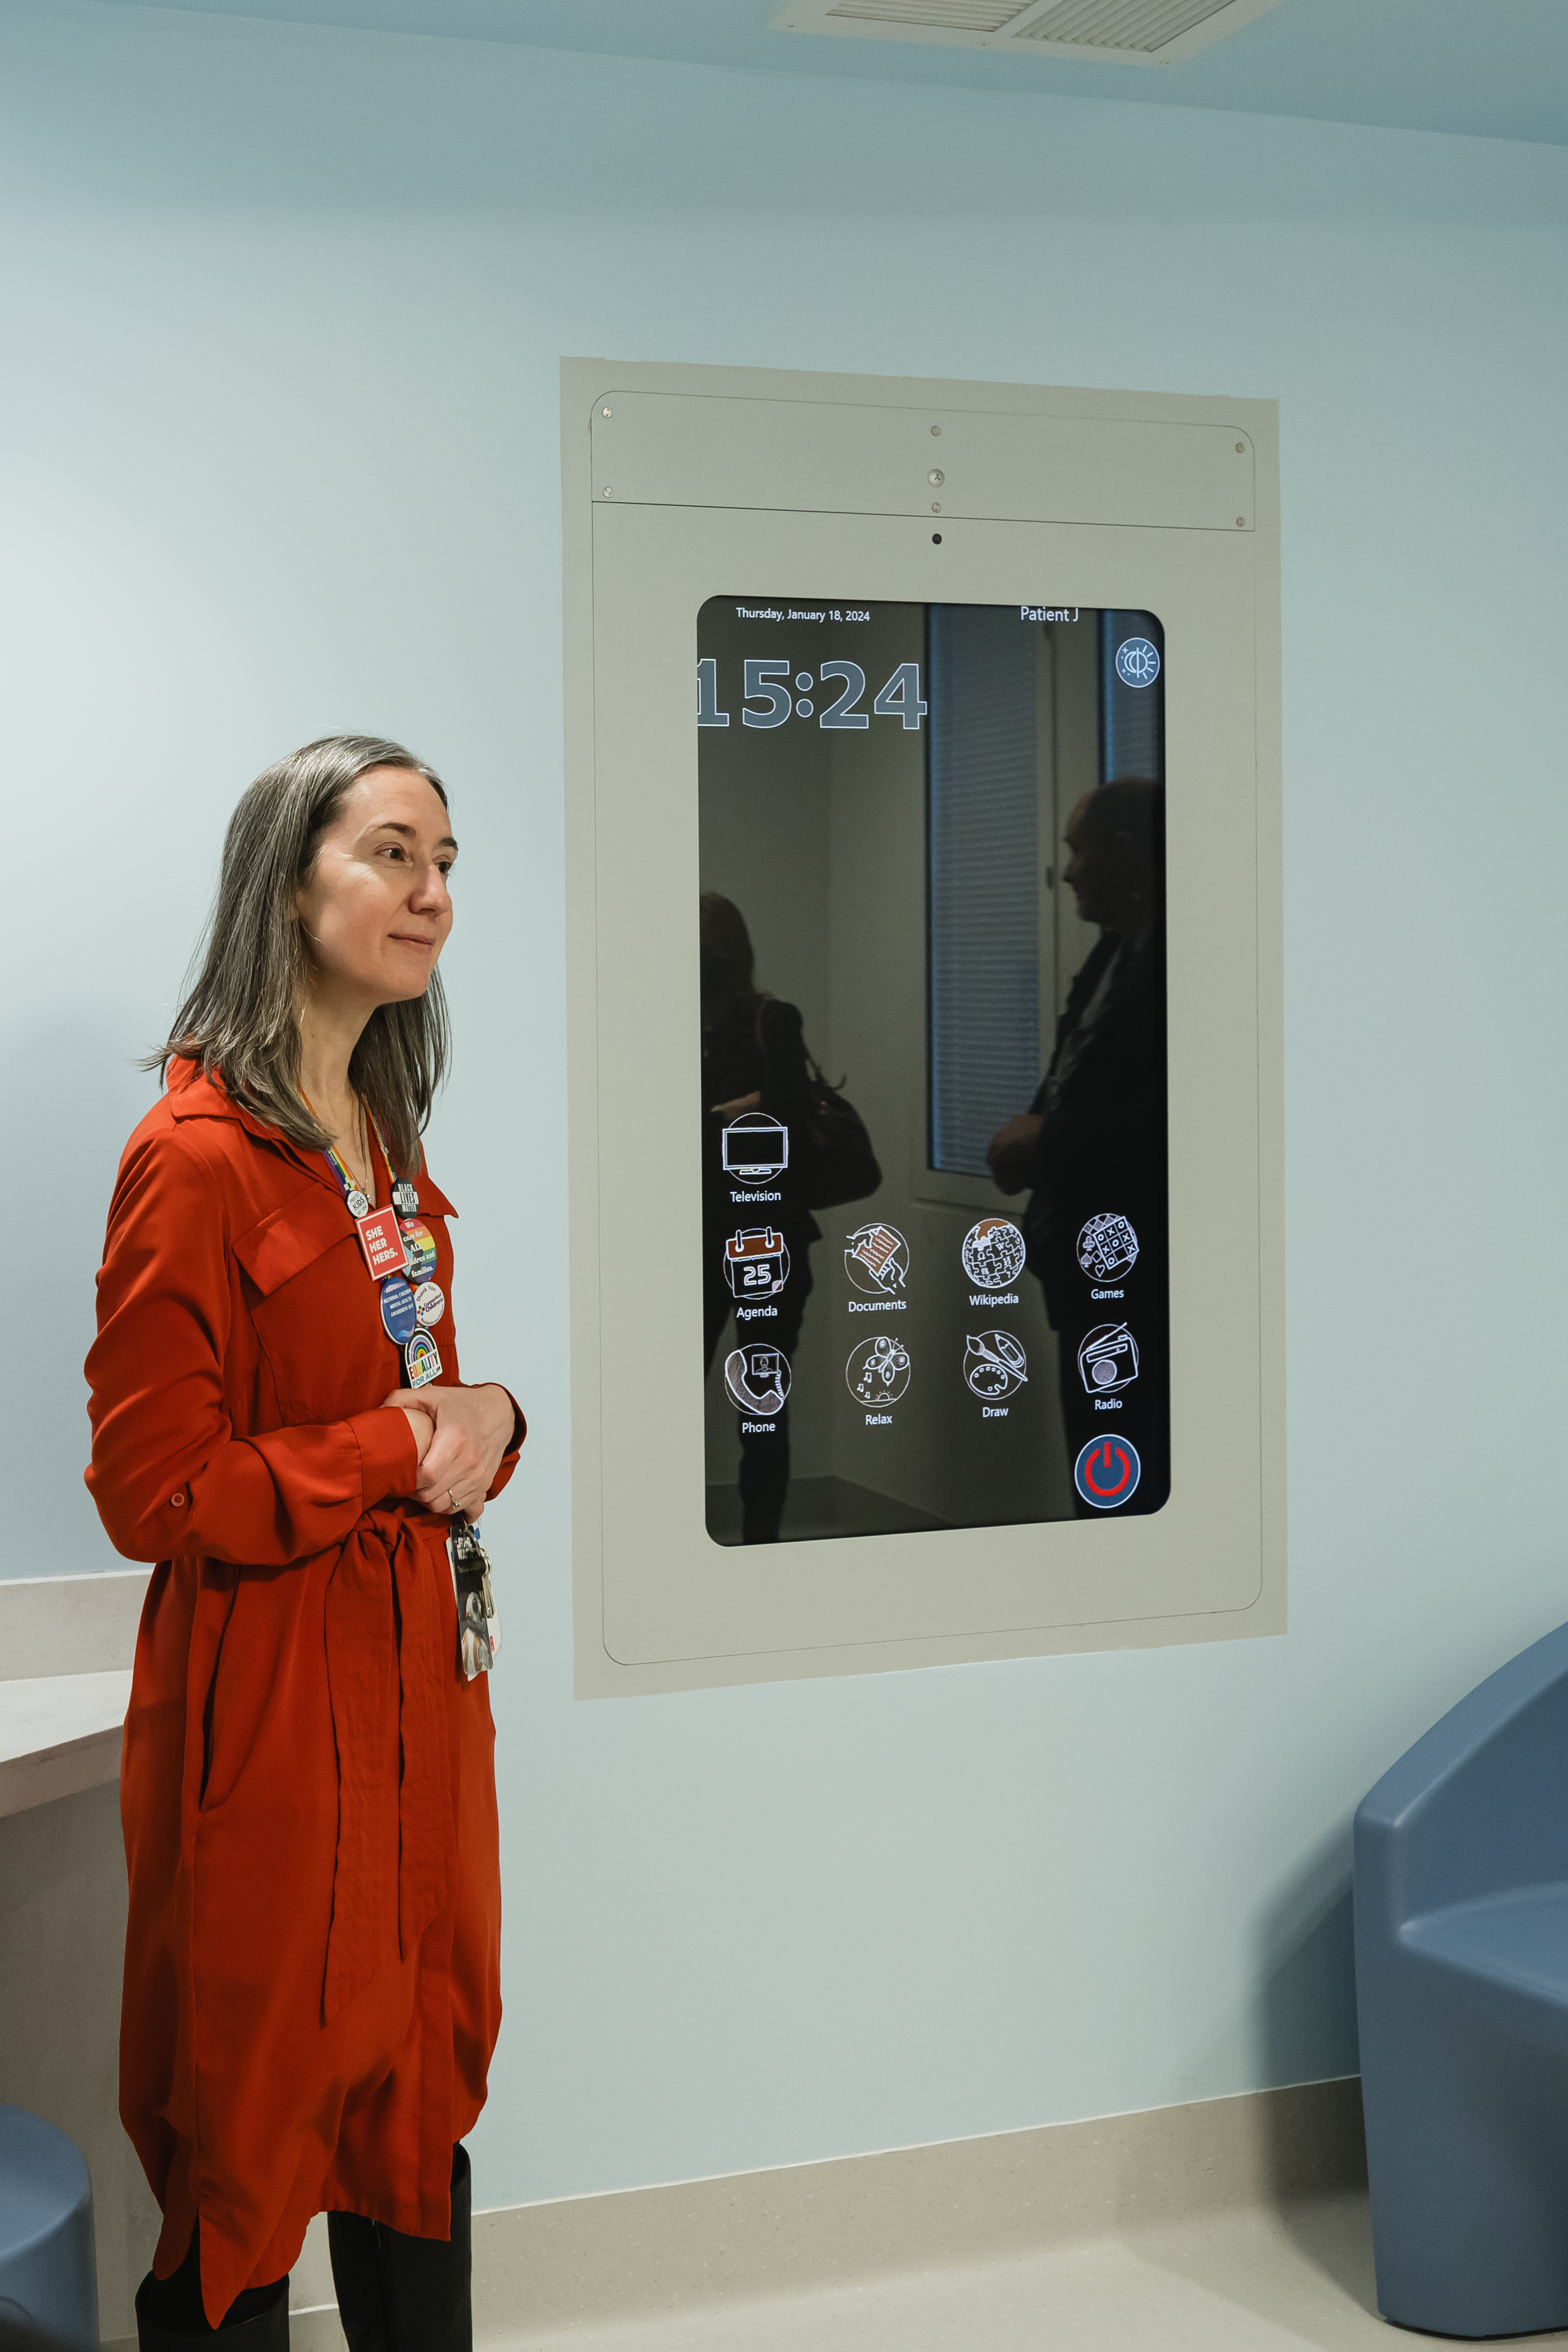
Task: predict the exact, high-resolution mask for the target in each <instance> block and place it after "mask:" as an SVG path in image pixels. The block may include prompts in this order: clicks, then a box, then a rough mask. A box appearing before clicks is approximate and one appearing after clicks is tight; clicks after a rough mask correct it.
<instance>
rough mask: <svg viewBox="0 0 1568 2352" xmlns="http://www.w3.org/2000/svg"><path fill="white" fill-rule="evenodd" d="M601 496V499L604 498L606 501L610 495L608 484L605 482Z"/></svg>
mask: <svg viewBox="0 0 1568 2352" xmlns="http://www.w3.org/2000/svg"><path fill="white" fill-rule="evenodd" d="M601 495H602V496H603V497H605V498H606V499H607V498H608V497H609V495H610V486H609V484H608V482H606V483H605V487H604V490H603V492H602V493H601Z"/></svg>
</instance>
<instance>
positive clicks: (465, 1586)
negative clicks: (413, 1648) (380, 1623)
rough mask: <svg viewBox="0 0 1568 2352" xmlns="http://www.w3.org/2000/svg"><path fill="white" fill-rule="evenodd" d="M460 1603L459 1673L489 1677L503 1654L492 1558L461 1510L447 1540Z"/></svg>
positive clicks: (466, 1678)
mask: <svg viewBox="0 0 1568 2352" xmlns="http://www.w3.org/2000/svg"><path fill="white" fill-rule="evenodd" d="M447 1559H448V1560H449V1561H450V1562H451V1567H452V1590H453V1591H454V1593H455V1594H456V1596H457V1601H458V1673H459V1674H460V1675H462V1677H463V1680H464V1681H465V1682H468V1683H471V1682H472V1681H474V1680H475V1678H476V1676H478V1675H488V1674H489V1671H490V1669H491V1668H492V1666H493V1665H494V1664H495V1662H496V1659H497V1657H498V1655H499V1654H500V1618H499V1617H498V1616H497V1614H496V1604H495V1595H494V1593H493V1591H491V1589H490V1563H489V1553H488V1552H487V1551H486V1549H485V1548H484V1546H483V1544H482V1543H481V1542H480V1541H479V1537H478V1535H477V1534H476V1533H475V1531H474V1529H473V1528H472V1527H471V1525H470V1524H469V1522H468V1520H467V1519H466V1518H465V1517H463V1514H462V1513H461V1512H460V1511H459V1512H458V1515H457V1517H455V1518H454V1519H453V1521H452V1526H451V1532H450V1533H449V1535H448V1536H447Z"/></svg>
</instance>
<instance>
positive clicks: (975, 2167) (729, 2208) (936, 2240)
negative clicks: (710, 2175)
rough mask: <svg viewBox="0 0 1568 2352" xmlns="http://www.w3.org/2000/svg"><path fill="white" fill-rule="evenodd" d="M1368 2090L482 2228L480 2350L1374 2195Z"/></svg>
mask: <svg viewBox="0 0 1568 2352" xmlns="http://www.w3.org/2000/svg"><path fill="white" fill-rule="evenodd" d="M1365 2182H1366V2150H1365V2143H1364V2140H1363V2135H1362V2118H1361V2082H1360V2078H1359V2077H1358V2076H1355V2075H1348V2076H1345V2077H1344V2078H1342V2080H1340V2081H1338V2082H1330V2083H1308V2084H1299V2085H1297V2086H1295V2087H1293V2088H1291V2089H1289V2090H1281V2091H1258V2092H1251V2093H1247V2094H1246V2095H1242V2096H1239V2097H1235V2098H1223V2099H1205V2100H1200V2101H1196V2102H1194V2104H1192V2105H1187V2106H1177V2107H1155V2108H1151V2109H1148V2110H1146V2111H1145V2112H1143V2113H1142V2114H1136V2115H1125V2116H1098V2117H1096V2118H1094V2119H1093V2120H1091V2121H1089V2122H1087V2123H1072V2124H1047V2125H1044V2126H1038V2127H1037V2128H1035V2129H1032V2130H1024V2131H1014V2132H999V2133H996V2134H994V2135H993V2136H990V2137H985V2138H979V2139H961V2140H943V2141H938V2142H936V2143H934V2144H932V2145H931V2146H928V2147H907V2148H893V2149H889V2150H887V2151H886V2152H884V2153H880V2154H878V2155H874V2156H857V2157H845V2158H836V2159H833V2160H830V2161H828V2162H826V2163H821V2164H799V2165H790V2166H785V2167H782V2168H779V2169H777V2170H774V2171H768V2172H744V2173H731V2174H729V2175H726V2176H723V2177H721V2178H719V2179H711V2180H691V2181H680V2182H677V2183H674V2184H671V2185H670V2186H668V2187H664V2188H658V2189H626V2190H623V2191H620V2192H618V2193H612V2194H609V2195H604V2196H593V2197H577V2198H566V2199H563V2200H559V2201H557V2202H553V2203H550V2204H540V2205H517V2206H511V2207H509V2208H506V2209H504V2210H500V2211H498V2212H489V2213H477V2214H476V2215H475V2216H474V2323H475V2332H476V2336H477V2337H478V2338H479V2340H480V2341H483V2340H485V2339H487V2338H488V2337H489V2336H501V2335H504V2334H506V2333H508V2332H509V2331H515V2330H516V2329H517V2328H518V2327H519V2326H527V2327H528V2328H530V2329H535V2328H537V2329H539V2330H540V2331H542V2332H543V2331H546V2330H549V2329H551V2328H558V2327H564V2326H569V2325H571V2324H573V2323H576V2324H578V2325H584V2324H587V2323H589V2322H603V2321H609V2320H616V2319H636V2318H644V2317H652V2316H655V2315H660V2314H664V2315H668V2314H669V2313H672V2312H677V2311H680V2310H682V2309H686V2308H690V2307H693V2306H696V2305H713V2304H721V2303H729V2302H742V2301H749V2300H751V2299H752V2298H753V2297H756V2296H760V2295H767V2294H795V2293H802V2292H805V2291H807V2290H811V2289H820V2288H824V2287H833V2286H841V2285H848V2284H853V2283H855V2282H858V2281H861V2280H866V2279H869V2278H874V2277H876V2276H878V2275H879V2274H887V2273H900V2272H901V2273H908V2272H910V2271H921V2270H927V2269H931V2268H935V2267H937V2266H939V2265H941V2266H945V2265H949V2264H954V2263H982V2262H987V2261H1002V2260H1005V2259H1007V2258H1008V2257H1010V2256H1015V2255H1018V2254H1024V2253H1032V2252H1043V2251H1045V2250H1047V2249H1048V2248H1050V2247H1051V2246H1054V2245H1069V2244H1074V2243H1080V2242H1084V2241H1086V2240H1089V2239H1094V2238H1100V2237H1106V2236H1110V2235H1112V2234H1115V2233H1116V2232H1118V2231H1124V2230H1130V2229H1134V2228H1137V2227H1140V2226H1145V2225H1149V2224H1152V2223H1154V2222H1158V2221H1178V2220H1183V2219H1189V2218H1197V2217H1198V2216H1201V2215H1202V2214H1205V2213H1208V2212H1215V2211H1221V2210H1225V2209H1226V2208H1227V2207H1232V2206H1237V2205H1257V2204H1264V2205H1281V2204H1288V2203H1291V2202H1294V2201H1296V2200H1300V2199H1304V2198H1310V2197H1326V2196H1331V2195H1333V2194H1335V2193H1344V2192H1347V2191H1352V2190H1354V2189H1361V2188H1364V2186H1365Z"/></svg>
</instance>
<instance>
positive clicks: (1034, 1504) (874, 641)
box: [697, 594, 1171, 1545]
mask: <svg viewBox="0 0 1568 2352" xmlns="http://www.w3.org/2000/svg"><path fill="white" fill-rule="evenodd" d="M697 638H698V663H697V688H698V691H697V730H698V734H697V740H698V777H699V793H700V907H699V908H698V910H697V912H698V917H699V919H700V940H701V983H700V1037H701V1085H702V1094H701V1103H700V1120H701V1171H702V1173H701V1182H702V1265H701V1281H702V1297H703V1307H704V1327H705V1328H704V1341H705V1379H706V1391H705V1413H706V1461H707V1526H708V1531H709V1534H710V1537H711V1538H713V1540H714V1541H715V1542H717V1543H721V1544H733V1545H742V1544H755V1543H769V1542H776V1541H780V1540H783V1541H786V1542H788V1541H809V1540H811V1539H813V1538H825V1537H833V1536H847V1535H879V1534H889V1533H903V1532H916V1531H919V1530H921V1529H922V1528H952V1527H980V1526H987V1525H997V1524H1003V1523H1015V1522H1028V1521H1042V1520H1052V1519H1068V1518H1081V1519H1087V1520H1093V1521H1099V1522H1102V1523H1103V1522H1105V1521H1107V1520H1109V1519H1111V1518H1114V1517H1127V1516H1130V1515H1136V1514H1140V1513H1148V1512H1151V1511H1156V1510H1158V1509H1159V1508H1160V1507H1161V1505H1162V1504H1163V1502H1164V1501H1165V1499H1166V1497H1167V1496H1168V1494H1169V1491H1170V1475H1171V1465H1170V1375H1169V1323H1170V1315H1169V1300H1168V1276H1167V1255H1168V1253H1167V1236H1166V1223H1167V1213H1166V1014H1165V930H1164V914H1165V884H1164V838H1165V806H1164V799H1165V795H1164V640H1163V631H1162V629H1161V626H1160V624H1159V621H1158V620H1157V619H1156V618H1155V616H1154V615H1153V614H1151V613H1146V612H1131V611H1117V612H1111V611H1103V610H1096V611H1090V610H1089V609H1087V608H1079V607H1077V606H1073V605H1052V604H1026V605H1018V604H1010V605H992V604H837V603H816V602H814V601H811V600H808V599H807V600H803V599H801V598H798V597H790V596H775V595H770V594H740V595H730V596H715V597H712V598H710V601H709V602H708V603H707V604H704V605H703V607H702V609H701V611H700V614H699V615H698V623H697Z"/></svg>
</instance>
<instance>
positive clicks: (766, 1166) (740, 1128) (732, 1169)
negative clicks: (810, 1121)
mask: <svg viewBox="0 0 1568 2352" xmlns="http://www.w3.org/2000/svg"><path fill="white" fill-rule="evenodd" d="M722 1150H723V1160H724V1173H725V1175H726V1176H730V1177H732V1178H733V1179H734V1181H735V1182H736V1183H737V1184H771V1183H772V1182H773V1178H774V1177H775V1176H782V1175H783V1174H784V1170H785V1169H786V1168H787V1167H788V1166H789V1129H788V1128H787V1127H784V1126H783V1125H781V1123H780V1121H779V1120H777V1119H776V1118H769V1117H768V1115H767V1113H766V1111H763V1110H748V1111H742V1114H741V1116H740V1118H737V1119H735V1120H733V1121H732V1122H731V1125H730V1126H728V1127H727V1128H726V1129H724V1132H723V1141H722Z"/></svg>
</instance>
